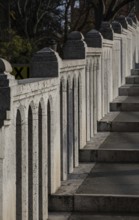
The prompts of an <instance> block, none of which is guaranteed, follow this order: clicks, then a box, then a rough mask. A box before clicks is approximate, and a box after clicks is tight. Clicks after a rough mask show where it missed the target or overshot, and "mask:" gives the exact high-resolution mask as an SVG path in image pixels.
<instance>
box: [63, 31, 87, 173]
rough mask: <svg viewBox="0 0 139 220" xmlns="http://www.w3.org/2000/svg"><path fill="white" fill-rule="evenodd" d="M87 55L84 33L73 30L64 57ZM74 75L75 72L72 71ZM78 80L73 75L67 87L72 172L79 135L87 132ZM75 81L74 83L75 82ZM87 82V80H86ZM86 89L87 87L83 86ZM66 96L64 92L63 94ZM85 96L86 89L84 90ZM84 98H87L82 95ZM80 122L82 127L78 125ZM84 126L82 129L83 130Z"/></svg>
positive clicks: (69, 149)
mask: <svg viewBox="0 0 139 220" xmlns="http://www.w3.org/2000/svg"><path fill="white" fill-rule="evenodd" d="M85 57H86V44H85V42H84V41H83V35H82V34H81V33H80V32H77V31H74V32H71V33H70V34H69V36H68V39H67V42H66V43H65V44H64V47H63V58H64V59H67V60H72V59H74V60H82V59H85ZM72 75H74V73H72ZM78 80H79V79H76V80H74V81H73V79H71V77H69V79H68V82H69V83H68V89H67V104H68V105H67V107H68V108H67V112H68V115H67V128H68V129H67V131H68V133H67V137H68V138H67V139H68V143H67V148H68V154H69V155H68V158H69V164H68V171H69V173H71V172H72V171H73V167H74V166H77V165H78V158H77V155H75V152H77V151H79V146H78V143H80V140H79V141H77V140H78V139H79V137H82V136H84V135H83V132H84V133H85V129H86V128H85V127H83V126H82V124H84V125H85V122H84V120H85V119H86V115H85V110H83V109H84V108H85V105H84V103H82V104H83V105H82V106H80V108H82V111H80V109H78V106H77V103H78V89H77V86H78ZM73 82H74V83H73ZM84 83H85V82H84ZM83 88H84V89H85V87H83ZM63 96H64V94H63ZM84 96H85V91H84ZM82 98H83V99H84V100H85V98H84V97H82ZM79 112H82V116H81V117H80V123H79V121H78V119H79V117H78V115H79ZM78 124H80V125H81V126H80V128H79V127H78V126H77V125H78ZM81 128H82V130H81ZM78 131H79V132H78Z"/></svg>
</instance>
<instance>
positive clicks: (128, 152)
mask: <svg viewBox="0 0 139 220" xmlns="http://www.w3.org/2000/svg"><path fill="white" fill-rule="evenodd" d="M80 162H113V163H115V162H124V163H127V162H131V163H136V162H139V134H138V132H137V133H136V132H131V133H128V132H125V133H124V132H121V133H118V132H112V133H107V132H106V133H98V134H97V135H95V136H94V137H93V138H92V140H91V141H90V142H88V143H87V146H86V147H85V148H84V149H82V150H80Z"/></svg>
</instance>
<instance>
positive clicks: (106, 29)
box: [100, 22, 113, 40]
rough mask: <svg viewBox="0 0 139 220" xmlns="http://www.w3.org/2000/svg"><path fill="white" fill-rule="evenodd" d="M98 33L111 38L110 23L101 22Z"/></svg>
mask: <svg viewBox="0 0 139 220" xmlns="http://www.w3.org/2000/svg"><path fill="white" fill-rule="evenodd" d="M100 33H101V34H102V36H103V37H104V38H105V39H108V40H113V30H112V26H111V24H110V23H108V22H102V25H101V28H100Z"/></svg>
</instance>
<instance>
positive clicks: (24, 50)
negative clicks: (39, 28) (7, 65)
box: [0, 30, 35, 63]
mask: <svg viewBox="0 0 139 220" xmlns="http://www.w3.org/2000/svg"><path fill="white" fill-rule="evenodd" d="M5 35H6V37H7V36H8V37H7V40H6V41H1V42H0V56H1V57H3V58H5V59H7V60H9V61H10V62H11V63H29V61H30V58H31V56H32V53H33V52H34V50H35V48H34V45H33V44H32V42H30V41H28V40H27V39H24V38H22V37H21V36H19V35H17V34H16V33H15V32H14V31H13V30H6V31H5Z"/></svg>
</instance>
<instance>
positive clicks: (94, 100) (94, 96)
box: [85, 30, 104, 136]
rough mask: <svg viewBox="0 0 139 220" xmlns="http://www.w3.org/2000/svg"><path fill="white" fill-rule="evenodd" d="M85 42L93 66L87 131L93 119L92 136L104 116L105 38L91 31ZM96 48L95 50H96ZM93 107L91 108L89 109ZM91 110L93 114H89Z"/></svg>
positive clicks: (88, 77)
mask: <svg viewBox="0 0 139 220" xmlns="http://www.w3.org/2000/svg"><path fill="white" fill-rule="evenodd" d="M85 41H86V43H87V46H88V56H87V59H88V62H89V60H90V59H91V60H92V65H91V69H90V68H89V66H88V68H89V71H90V73H88V75H87V80H88V85H89V81H90V88H89V86H87V94H88V97H89V91H91V94H90V101H89V99H88V98H87V113H88V114H87V116H88V117H87V129H89V125H90V118H91V136H93V135H94V134H95V133H96V131H97V120H99V119H101V118H102V116H103V101H104V100H103V92H102V91H103V80H102V74H101V73H102V71H101V56H102V44H103V37H102V35H101V34H100V33H99V32H98V31H97V30H91V31H89V32H88V33H87V34H86V36H85ZM94 48H95V49H94ZM89 105H91V108H90V107H89ZM89 109H90V110H91V112H89ZM88 136H89V134H88Z"/></svg>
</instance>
